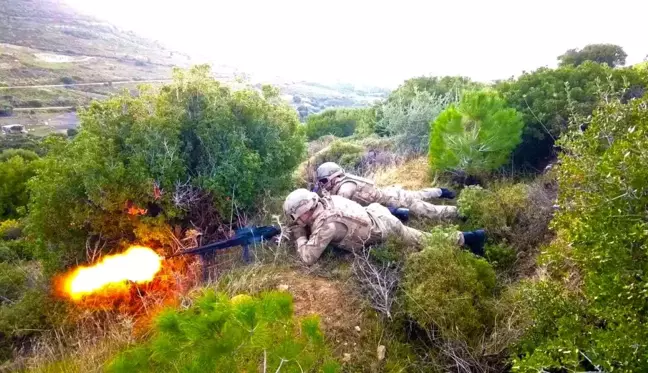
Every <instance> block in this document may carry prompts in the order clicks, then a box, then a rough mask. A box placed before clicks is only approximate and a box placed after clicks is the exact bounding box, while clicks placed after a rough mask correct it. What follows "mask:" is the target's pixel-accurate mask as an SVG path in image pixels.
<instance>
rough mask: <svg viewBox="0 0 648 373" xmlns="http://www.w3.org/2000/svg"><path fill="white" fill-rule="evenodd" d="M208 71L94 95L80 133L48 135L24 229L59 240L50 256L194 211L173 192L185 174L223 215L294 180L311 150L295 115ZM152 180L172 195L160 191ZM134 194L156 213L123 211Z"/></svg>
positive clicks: (67, 258) (77, 251) (57, 258)
mask: <svg viewBox="0 0 648 373" xmlns="http://www.w3.org/2000/svg"><path fill="white" fill-rule="evenodd" d="M208 75H209V71H208V70H207V69H206V68H204V67H197V68H194V69H192V70H191V71H189V72H186V73H185V72H180V71H178V72H177V73H176V76H175V82H174V83H173V84H172V85H169V86H166V87H164V88H162V90H161V91H160V92H159V93H154V92H151V91H149V90H146V88H144V87H143V88H142V90H141V91H140V92H139V95H138V97H133V96H130V95H122V96H116V97H114V98H111V99H109V100H106V101H103V102H93V104H92V105H90V107H88V108H87V109H86V110H83V111H82V112H81V113H80V117H81V121H82V128H83V129H82V131H81V132H80V133H79V134H78V135H77V136H75V137H74V139H72V140H70V141H66V140H65V139H57V140H53V141H51V143H50V145H49V146H50V148H51V149H55V150H54V151H51V152H50V154H49V155H48V156H46V157H45V158H43V160H42V161H41V165H40V167H39V169H38V172H37V174H36V176H35V177H34V178H33V179H31V181H30V183H29V190H30V192H31V196H32V198H31V201H30V204H29V210H30V213H29V216H28V219H27V223H28V224H27V230H28V231H29V232H30V234H32V235H33V236H34V237H37V238H38V239H39V240H40V242H43V243H44V244H45V245H47V246H49V247H56V248H58V249H57V250H55V251H49V253H50V254H51V255H52V256H53V257H52V258H51V259H52V260H53V264H55V263H58V264H64V263H70V262H74V261H75V260H78V259H80V255H83V254H84V253H83V250H82V248H83V247H84V244H83V242H84V241H85V237H86V236H87V234H89V233H93V234H100V235H101V236H103V237H105V238H106V239H110V240H118V241H119V240H122V239H124V238H125V237H127V236H130V235H131V234H135V237H137V234H136V232H139V233H140V235H141V234H142V232H143V230H142V228H141V227H139V225H140V224H144V225H145V226H147V225H148V226H150V227H157V228H154V230H155V229H159V227H161V226H162V225H163V224H164V222H165V220H167V221H170V220H171V219H175V218H182V217H184V216H187V210H190V209H191V206H187V205H186V204H185V203H184V202H183V201H181V200H180V201H179V200H178V199H177V198H175V199H174V190H176V189H175V188H176V185H177V184H178V183H186V182H187V180H191V181H190V184H189V185H191V186H193V187H195V188H200V189H201V190H202V191H203V192H204V193H206V194H208V195H209V196H210V199H211V200H212V203H213V204H214V206H215V208H216V211H218V213H220V214H222V216H230V213H231V211H232V209H234V208H235V209H236V210H239V211H241V212H245V211H252V210H253V208H254V206H255V204H256V203H257V202H259V198H261V197H262V196H263V194H261V193H260V191H261V190H274V191H275V192H280V191H283V190H286V189H287V188H288V187H289V186H290V180H291V179H290V174H291V172H292V171H293V170H294V168H295V167H296V166H297V164H298V163H299V161H300V160H301V157H302V155H303V152H304V139H303V137H301V136H299V135H298V134H297V126H298V125H299V122H298V120H297V116H296V115H295V114H294V112H292V111H291V110H290V109H289V108H288V107H286V106H285V105H282V104H274V103H271V102H270V101H267V100H266V99H265V98H263V97H261V96H260V95H259V94H258V93H256V92H255V91H247V90H243V91H238V92H235V93H232V92H230V91H229V90H228V89H226V88H224V87H222V86H221V85H220V84H219V83H218V82H217V81H215V80H213V79H211V78H208ZM124 108H126V110H125V109H124ZM154 185H158V186H159V188H160V189H161V190H162V191H165V192H166V193H162V195H161V196H159V197H158V196H156V195H155V194H154ZM129 201H130V203H132V204H133V205H135V206H140V207H141V206H144V207H148V208H147V210H149V211H156V210H157V211H159V213H158V214H155V215H151V214H149V215H148V217H143V219H142V220H141V221H139V220H133V219H132V218H131V217H130V216H128V215H126V214H124V210H125V209H126V208H127V207H125V204H126V203H128V202H129ZM233 203H235V205H233ZM61 225H64V226H66V227H69V228H68V229H63V230H61V229H60V227H61ZM138 227H139V228H138ZM140 239H143V237H141V236H140Z"/></svg>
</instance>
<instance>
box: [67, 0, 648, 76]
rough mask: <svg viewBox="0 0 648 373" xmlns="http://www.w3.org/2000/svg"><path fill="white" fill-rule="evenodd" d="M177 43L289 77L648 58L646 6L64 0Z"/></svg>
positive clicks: (526, 1) (621, 2) (550, 1)
mask: <svg viewBox="0 0 648 373" xmlns="http://www.w3.org/2000/svg"><path fill="white" fill-rule="evenodd" d="M65 1H67V2H68V3H70V4H72V5H73V6H75V7H77V8H79V9H80V10H82V11H84V12H86V13H90V14H92V15H95V16H97V17H99V18H102V19H105V20H107V21H110V22H111V23H114V24H116V25H118V26H121V27H124V28H128V29H132V30H133V31H135V32H137V33H139V34H140V35H142V36H147V37H152V38H155V39H157V40H159V41H161V42H163V43H164V44H166V45H168V46H169V47H171V48H174V49H179V50H183V51H186V52H187V53H189V54H192V55H197V54H198V53H200V54H202V55H203V56H205V57H209V58H212V59H213V60H215V61H217V62H219V63H223V64H230V65H234V66H236V67H238V68H240V69H242V70H244V71H249V72H251V73H257V74H261V75H263V76H265V75H268V74H269V75H279V76H282V77H286V78H290V79H309V80H319V81H323V82H324V81H325V82H329V81H335V80H339V81H347V82H352V83H364V84H375V85H381V86H387V87H394V86H396V85H398V84H399V83H400V82H402V81H403V80H405V79H407V78H410V77H413V76H418V75H465V76H470V77H472V78H474V79H477V80H483V81H487V80H492V79H499V78H507V77H510V76H513V75H518V74H520V73H521V72H522V71H523V70H533V69H535V68H538V67H540V66H555V65H556V63H557V61H556V56H558V55H560V54H561V53H563V52H564V51H565V50H567V49H569V48H576V47H583V46H585V45H586V44H588V43H614V44H619V45H621V46H622V47H623V48H624V49H625V51H626V52H627V53H628V60H627V62H628V64H632V63H636V62H639V61H641V60H642V59H643V58H644V57H645V56H646V54H648V41H646V37H645V35H646V34H645V29H644V27H645V14H646V12H648V3H647V2H646V1H642V0H635V1H628V0H616V1H609V0H607V1H598V0H543V1H537V0H533V1H532V0H516V1H513V0H512V1H504V0H471V1H467V0H466V1H458V0H454V1H430V0H418V1H410V0H398V1H396V0H393V1H390V2H386V1H382V2H381V1H375V0H374V1H368V0H367V1H365V0H344V1H341V0H328V1H308V0H301V1H284V0H276V1H268V0H266V1H261V0H258V1H251V0H230V1H221V0H218V1H217V0H203V1H200V0H182V1H164V0H65Z"/></svg>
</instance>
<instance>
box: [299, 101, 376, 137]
mask: <svg viewBox="0 0 648 373" xmlns="http://www.w3.org/2000/svg"><path fill="white" fill-rule="evenodd" d="M375 115H376V114H375V111H374V110H373V109H371V108H368V109H328V110H325V111H323V112H321V113H319V114H314V115H310V116H309V117H308V118H307V119H306V125H305V131H306V136H308V139H309V140H316V139H318V138H320V137H322V136H325V135H333V136H336V137H348V136H351V135H353V134H354V133H356V131H358V132H359V133H365V134H370V133H373V128H374V126H375V122H376V119H375Z"/></svg>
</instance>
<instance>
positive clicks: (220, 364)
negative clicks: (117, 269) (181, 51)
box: [0, 34, 648, 373]
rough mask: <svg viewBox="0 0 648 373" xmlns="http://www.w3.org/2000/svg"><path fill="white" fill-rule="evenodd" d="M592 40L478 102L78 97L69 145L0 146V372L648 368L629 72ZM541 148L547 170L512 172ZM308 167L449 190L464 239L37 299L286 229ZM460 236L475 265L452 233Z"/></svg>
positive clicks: (465, 88) (637, 126)
mask: <svg viewBox="0 0 648 373" xmlns="http://www.w3.org/2000/svg"><path fill="white" fill-rule="evenodd" d="M79 35H81V34H79ZM608 47H609V46H589V47H586V48H585V49H583V50H582V51H572V52H568V53H567V54H565V55H564V56H562V57H561V59H562V62H563V66H561V67H559V68H557V69H548V68H541V69H538V70H536V71H534V72H531V73H526V74H523V75H522V76H521V77H519V78H518V79H511V80H508V81H502V82H499V83H497V84H495V85H494V86H493V87H489V88H486V87H485V86H484V85H482V84H480V83H476V82H472V81H470V80H469V79H467V78H462V77H418V78H414V79H410V80H408V81H406V82H405V83H404V84H403V85H402V86H401V87H400V88H399V89H398V90H396V91H395V92H393V93H392V95H391V96H390V97H389V99H388V100H386V102H383V103H380V104H377V105H375V106H374V107H371V108H364V109H336V110H329V111H325V112H323V113H321V114H318V115H312V116H310V117H308V119H307V121H306V123H305V124H304V125H301V124H300V123H299V117H298V114H297V113H296V112H295V110H293V109H292V108H291V107H290V106H288V105H287V104H285V103H283V102H282V101H281V96H280V90H279V89H278V88H277V87H271V86H262V87H260V92H258V91H257V90H254V89H242V90H237V91H233V90H230V89H228V88H227V87H225V86H224V85H222V84H221V83H219V82H218V81H216V80H214V79H213V78H211V73H210V71H209V69H208V68H207V67H205V66H199V67H195V68H193V69H191V70H188V71H181V70H177V71H176V72H175V74H174V80H173V82H172V83H171V84H166V85H162V86H160V87H156V88H155V89H154V88H153V87H150V86H142V87H139V88H138V90H137V91H136V92H132V93H129V92H124V93H122V94H121V95H118V96H115V97H111V98H110V99H107V100H106V101H102V102H93V103H92V104H91V105H89V106H88V107H86V108H83V109H82V110H80V118H81V121H82V125H81V126H80V128H79V130H78V131H69V132H68V134H67V136H66V135H64V134H60V135H56V136H48V137H47V138H43V139H38V138H35V137H33V136H7V137H3V138H2V139H0V149H2V150H3V152H2V153H0V359H1V360H6V359H8V360H13V361H14V362H16V363H17V364H18V365H16V366H13V365H11V366H9V370H13V368H16V367H17V369H16V370H20V369H23V368H24V369H25V370H26V371H47V372H61V371H74V370H78V371H95V370H103V369H106V370H108V371H112V372H131V371H184V372H192V371H196V372H197V371H201V372H202V371H246V372H252V371H263V372H266V371H275V372H276V371H294V372H302V371H303V372H306V371H324V372H333V371H342V370H344V371H353V372H356V371H367V372H387V371H390V372H391V371H426V372H427V371H430V372H448V371H462V372H473V371H474V372H507V371H514V372H542V371H544V372H556V373H563V372H571V371H576V372H582V371H589V372H594V371H601V372H602V371H606V372H608V371H609V372H612V371H622V372H642V371H645V370H647V369H648V364H647V363H646V356H648V347H647V346H648V345H647V344H646V342H645V341H646V340H648V332H647V331H646V328H645V325H646V323H647V322H648V320H647V319H646V315H647V314H648V309H647V308H646V304H647V303H646V300H647V299H646V289H648V285H647V284H646V277H647V276H648V275H647V274H646V273H645V272H646V271H647V270H648V266H647V265H646V263H648V257H647V256H646V250H645V248H646V247H647V246H648V233H647V232H648V226H647V223H646V205H647V204H648V199H647V198H648V197H646V196H647V195H648V193H646V192H645V190H644V189H645V185H647V184H648V171H645V167H644V166H645V164H646V161H648V150H646V149H648V140H647V139H648V137H647V136H646V132H647V131H648V98H640V97H641V96H642V95H643V93H644V89H645V87H646V84H648V75H646V71H647V70H645V68H644V67H645V66H633V67H629V68H619V67H616V68H612V67H610V66H620V65H622V64H623V61H622V59H623V57H622V53H621V52H622V51H619V50H616V51H615V49H614V48H608ZM617 52H618V53H617ZM610 56H612V57H614V59H613V60H610V59H609V58H608V57H610ZM570 58H571V59H572V60H571V61H572V62H568V61H570V60H569V59H570ZM610 61H611V62H610ZM131 62H132V64H133V65H134V64H135V61H134V60H132V61H131ZM146 65H154V64H152V63H151V64H149V63H146ZM66 74H69V77H70V79H73V80H77V77H76V75H74V74H71V73H70V72H67V71H66ZM66 76H67V75H66ZM80 79H84V77H80ZM320 88H324V87H320ZM281 93H282V94H286V92H281ZM293 97H296V98H294V99H293V100H294V103H296V104H300V105H303V106H304V107H305V108H306V111H309V110H311V109H310V108H315V107H317V110H320V109H321V107H320V106H319V105H315V104H314V102H313V101H312V100H310V99H309V98H307V97H303V98H301V97H297V96H295V95H293ZM22 99H25V100H28V99H30V98H29V97H23V98H21V100H22ZM31 99H33V100H40V98H38V97H37V98H31ZM25 102H26V101H25ZM307 106H308V107H307ZM592 114H594V115H593V116H591V115H592ZM339 137H344V138H342V139H340V138H339ZM307 139H311V140H314V141H311V142H310V143H308V144H306V140H307ZM554 145H558V146H559V148H556V149H554V148H553V146H554ZM307 147H308V155H309V156H310V157H309V158H308V159H305V158H306V157H305V155H306V154H305V153H306V148H307ZM6 149H9V150H6ZM557 150H560V152H561V153H560V160H559V162H558V163H556V164H553V165H552V167H549V168H547V169H546V172H543V174H539V173H538V172H519V171H520V168H521V167H523V166H535V167H536V168H539V169H541V168H544V166H545V165H546V162H547V161H548V160H549V159H550V158H551V156H552V155H553V152H554V151H557ZM521 160H522V161H523V162H525V163H524V164H523V163H522V162H521ZM326 161H334V162H337V163H339V164H341V165H342V166H343V167H344V168H346V169H347V170H348V171H351V172H353V173H355V174H358V175H360V176H364V177H370V178H374V179H375V180H376V181H377V183H378V184H380V185H391V184H403V185H405V186H406V188H407V189H421V188H425V187H429V186H447V187H450V188H452V189H453V190H455V191H456V192H457V194H458V197H457V199H456V200H452V201H443V203H450V204H456V205H457V207H458V210H459V213H460V215H461V216H462V219H461V220H460V222H457V223H458V224H459V225H460V226H454V225H447V223H441V222H430V221H427V220H418V219H416V218H414V217H413V218H412V219H411V220H410V221H409V222H408V223H407V224H408V225H409V226H411V227H416V228H419V229H422V230H425V231H428V232H431V233H432V234H433V238H432V239H431V240H429V241H428V242H426V243H425V245H424V249H422V250H419V249H416V248H414V247H407V246H406V245H405V244H404V243H403V242H401V241H399V240H395V239H390V240H388V242H386V243H385V244H383V245H378V246H377V247H374V248H372V249H371V250H370V251H357V252H356V253H355V255H354V253H349V252H341V251H340V250H337V251H336V250H327V251H326V253H325V254H324V255H323V256H322V258H321V260H320V262H318V264H317V265H315V266H312V267H310V268H308V269H306V268H304V266H303V265H301V264H300V263H298V262H297V261H296V257H295V255H294V247H293V246H292V244H290V243H288V244H287V243H286V240H284V239H282V240H281V241H280V242H281V244H277V243H274V242H267V243H264V244H263V247H261V248H257V250H255V255H254V258H253V260H254V264H252V265H248V266H241V265H240V263H239V261H238V255H239V254H238V252H237V253H236V254H234V255H236V260H232V255H231V253H219V254H218V255H217V257H216V258H215V259H214V261H215V262H216V263H215V264H216V267H217V268H218V273H217V274H216V276H217V277H216V280H215V281H214V282H212V283H210V284H209V285H206V286H198V280H197V279H198V277H199V276H198V275H197V273H198V272H199V269H198V268H199V267H198V266H197V264H198V263H197V261H196V262H192V261H191V259H189V258H182V260H178V261H177V262H176V261H175V259H173V260H170V261H165V266H164V268H163V271H164V273H163V274H160V275H159V278H156V280H155V281H154V282H152V283H150V284H145V285H142V286H134V287H133V288H132V290H133V292H132V294H131V296H132V297H130V298H128V299H118V300H114V302H115V303H110V304H109V305H106V304H94V303H93V304H69V303H67V302H66V301H62V300H61V299H58V298H54V297H53V296H52V294H53V293H55V292H54V291H53V290H54V289H53V286H52V280H53V278H55V277H54V275H55V274H59V273H60V272H61V271H62V270H66V269H69V267H71V266H75V265H78V264H81V263H87V262H89V261H93V260H96V258H97V256H100V255H103V254H106V253H109V252H111V253H114V252H120V251H122V250H123V249H124V248H125V247H127V246H129V245H132V244H138V245H146V246H150V247H152V248H154V249H155V250H156V251H158V252H159V253H160V254H162V253H170V252H177V251H178V250H182V249H186V248H188V247H193V246H195V245H196V244H197V242H200V243H209V242H213V241H216V240H220V239H222V238H224V237H230V236H231V234H232V231H233V230H235V229H237V228H239V227H241V226H244V225H249V224H258V223H259V222H263V224H267V223H269V222H270V220H272V224H276V223H278V224H280V225H282V227H283V226H285V225H284V223H285V222H284V221H282V220H281V217H280V215H281V214H280V208H281V207H280V202H281V201H282V199H283V197H284V196H285V195H286V193H287V192H288V191H289V190H290V189H291V188H294V187H295V186H296V185H300V186H301V185H302V184H303V183H305V182H307V181H308V180H307V179H308V177H309V176H310V173H311V172H312V171H313V168H314V167H316V166H317V165H319V164H321V163H323V162H326ZM531 169H532V168H527V169H523V170H524V171H528V170H531ZM430 170H432V171H434V172H429V171H430ZM436 171H439V172H436ZM536 171H537V170H536ZM295 175H297V176H298V177H295ZM299 178H301V179H302V180H296V179H299ZM459 179H461V180H459ZM298 183H302V184H298ZM475 183H477V184H479V185H471V186H467V184H475ZM309 186H310V185H309ZM556 199H557V200H556ZM276 215H279V217H277V216H276ZM277 219H278V221H277ZM550 226H551V227H552V228H553V229H550ZM476 228H484V229H486V231H487V232H488V240H487V243H486V248H485V257H484V258H481V257H477V256H475V255H473V254H472V253H470V252H469V251H468V250H465V248H461V247H458V246H457V245H456V242H453V241H454V240H453V237H454V236H453V233H454V232H456V231H457V230H461V231H467V230H473V229H476ZM196 234H197V235H198V237H197V236H196ZM237 250H238V249H233V250H232V251H237ZM221 254H222V255H221ZM183 260H184V261H183ZM165 281H168V283H167V282H165ZM170 283H172V284H170ZM149 285H150V286H149ZM154 285H155V286H159V287H162V288H163V289H161V290H159V292H156V291H158V289H157V288H156V287H155V286H154ZM165 286H168V288H165ZM188 289H191V290H188ZM277 289H279V290H281V292H279V291H277ZM288 292H290V293H292V296H291V295H289V294H288ZM161 293H163V294H164V295H161ZM196 294H198V296H197V295H196ZM235 294H237V295H236V296H235V297H233V298H230V296H232V295H235ZM167 296H168V298H167ZM86 300H87V299H86ZM111 301H112V300H111ZM97 303H100V302H97ZM94 306H96V308H93V307H94ZM115 320H122V322H123V324H119V323H118V322H116V321H115ZM320 320H321V323H320ZM150 321H152V323H149V322H150ZM128 325H130V327H128ZM129 328H130V329H129ZM116 330H118V331H120V333H121V334H119V333H117V334H119V337H116V336H115V333H113V332H114V331H116ZM54 331H55V332H54ZM53 341H54V342H53ZM89 342H92V343H95V342H96V343H97V345H96V346H98V347H87V346H88V345H89V344H90V343H89ZM48 343H49V344H48ZM102 343H105V344H102ZM53 346H56V347H53ZM84 348H87V349H84ZM92 348H96V350H97V351H96V352H93V350H92ZM22 351H33V354H34V355H35V356H28V357H24V356H16V355H15V354H16V352H18V354H23V352H22ZM43 351H53V352H47V354H49V355H47V357H46V358H42V359H41V360H40V361H39V360H38V357H39V356H38V355H39V353H40V354H44V352H43ZM17 357H20V358H17ZM86 360H88V361H92V362H91V363H88V364H85V362H86ZM79 361H83V364H82V363H80V362H79ZM21 364H23V365H21ZM5 367H6V365H2V366H0V370H4V368H5ZM39 369H40V370H39Z"/></svg>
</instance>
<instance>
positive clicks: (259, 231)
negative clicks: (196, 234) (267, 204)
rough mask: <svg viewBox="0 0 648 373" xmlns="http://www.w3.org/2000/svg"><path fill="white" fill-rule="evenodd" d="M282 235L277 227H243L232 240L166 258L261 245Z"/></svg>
mask: <svg viewBox="0 0 648 373" xmlns="http://www.w3.org/2000/svg"><path fill="white" fill-rule="evenodd" d="M280 233H281V230H280V229H279V228H278V227H275V226H264V227H243V228H240V229H238V230H237V231H236V234H235V235H234V237H232V238H230V239H227V240H224V241H218V242H214V243H210V244H207V245H204V246H200V247H196V248H194V249H190V250H185V251H181V252H179V253H175V254H172V255H168V256H166V258H167V259H168V258H174V257H177V256H181V255H199V254H205V253H208V252H210V251H216V250H222V249H227V248H230V247H236V246H247V245H252V244H255V243H259V242H261V241H262V240H268V239H270V238H272V237H274V236H276V235H278V234H280Z"/></svg>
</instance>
